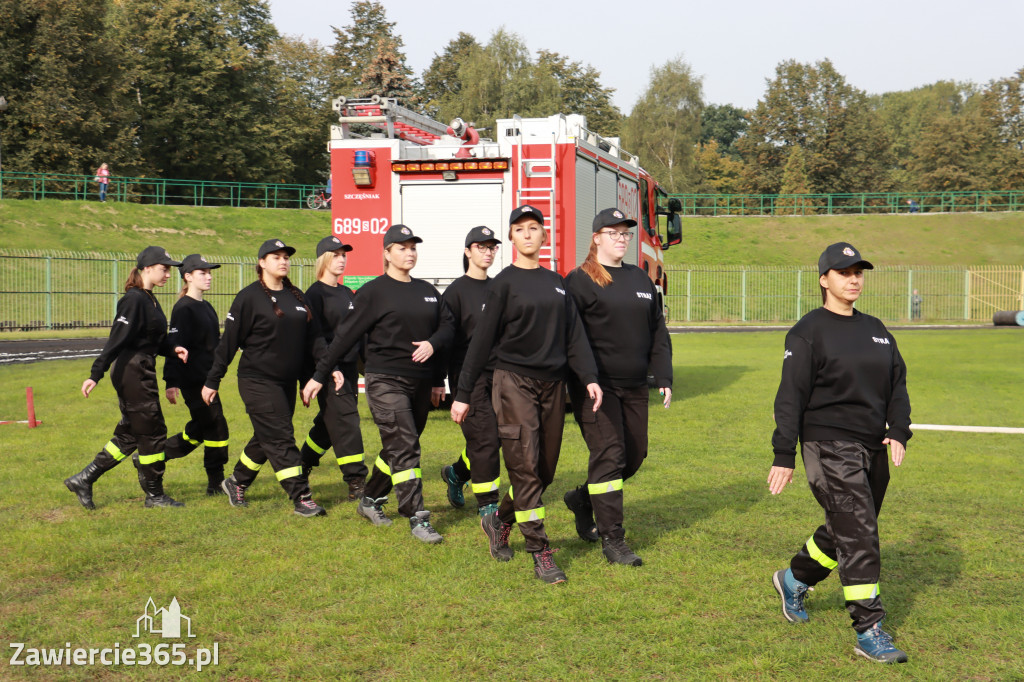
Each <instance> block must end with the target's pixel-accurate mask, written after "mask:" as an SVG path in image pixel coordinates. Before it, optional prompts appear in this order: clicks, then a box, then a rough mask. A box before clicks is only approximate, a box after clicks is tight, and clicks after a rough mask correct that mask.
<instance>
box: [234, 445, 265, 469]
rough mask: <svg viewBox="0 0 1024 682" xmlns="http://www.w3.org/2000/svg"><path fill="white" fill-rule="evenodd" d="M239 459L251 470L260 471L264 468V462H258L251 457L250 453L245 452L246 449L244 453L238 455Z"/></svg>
mask: <svg viewBox="0 0 1024 682" xmlns="http://www.w3.org/2000/svg"><path fill="white" fill-rule="evenodd" d="M238 461H239V462H241V463H242V464H244V465H245V468H246V469H249V470H250V471H259V470H260V469H262V468H263V465H262V464H257V463H256V462H254V461H252V460H251V459H249V455H247V454H245V450H243V451H242V454H240V455H239V456H238Z"/></svg>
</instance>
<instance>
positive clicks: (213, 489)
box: [206, 481, 227, 497]
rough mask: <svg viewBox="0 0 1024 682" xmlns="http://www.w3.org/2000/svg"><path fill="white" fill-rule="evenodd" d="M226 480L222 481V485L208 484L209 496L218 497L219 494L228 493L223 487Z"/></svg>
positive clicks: (207, 491)
mask: <svg viewBox="0 0 1024 682" xmlns="http://www.w3.org/2000/svg"><path fill="white" fill-rule="evenodd" d="M223 484H224V481H221V485H212V484H211V485H208V486H206V496H207V497H217V496H218V495H227V493H226V492H224V488H223Z"/></svg>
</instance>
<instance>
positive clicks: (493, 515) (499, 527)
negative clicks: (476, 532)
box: [480, 504, 515, 561]
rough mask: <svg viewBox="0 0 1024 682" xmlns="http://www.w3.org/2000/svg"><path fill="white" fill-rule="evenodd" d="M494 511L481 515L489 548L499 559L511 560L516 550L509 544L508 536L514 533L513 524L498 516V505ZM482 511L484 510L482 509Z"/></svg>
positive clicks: (493, 555)
mask: <svg viewBox="0 0 1024 682" xmlns="http://www.w3.org/2000/svg"><path fill="white" fill-rule="evenodd" d="M488 506H492V507H494V510H493V511H489V512H488V513H486V514H481V515H480V527H481V528H483V530H484V534H485V535H486V536H487V549H488V550H489V551H490V553H491V556H492V557H494V558H495V559H497V560H498V561H511V560H512V557H513V556H515V552H514V551H513V549H512V548H511V547H509V546H508V536H509V535H510V534H511V533H512V524H511V523H504V522H502V520H501V519H500V518H498V505H496V504H495V505H488ZM481 511H482V510H481Z"/></svg>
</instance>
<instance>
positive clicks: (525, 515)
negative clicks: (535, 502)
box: [516, 507, 547, 523]
mask: <svg viewBox="0 0 1024 682" xmlns="http://www.w3.org/2000/svg"><path fill="white" fill-rule="evenodd" d="M545 516H547V512H546V511H545V510H544V507H537V508H536V509H527V510H526V511H517V512H516V523H526V522H527V521H540V520H541V519H543V518H544V517H545Z"/></svg>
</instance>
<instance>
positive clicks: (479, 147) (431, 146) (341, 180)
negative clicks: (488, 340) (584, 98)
mask: <svg viewBox="0 0 1024 682" xmlns="http://www.w3.org/2000/svg"><path fill="white" fill-rule="evenodd" d="M333 106H334V110H335V111H336V112H338V124H337V125H334V126H332V127H331V142H330V151H331V173H332V176H333V192H334V193H333V199H332V202H331V203H332V205H333V206H332V216H331V217H332V221H333V228H332V229H333V233H334V234H335V235H337V236H338V237H339V238H340V239H342V241H344V242H345V243H346V244H351V245H352V246H353V247H354V250H353V251H352V252H351V253H350V254H349V257H348V264H347V266H346V269H345V283H346V284H347V285H348V286H351V287H353V288H355V287H358V286H359V285H361V284H362V283H363V282H365V281H367V280H369V279H371V278H373V277H376V276H377V275H379V274H381V273H382V272H383V256H382V253H381V235H383V234H384V232H385V231H386V230H387V229H388V228H389V227H390V226H391V225H394V224H397V223H402V224H405V225H408V226H409V227H410V228H411V229H412V230H413V231H414V232H415V233H416V234H417V235H419V236H421V237H422V238H423V243H422V244H420V245H419V246H418V252H419V260H418V262H417V265H416V270H415V272H414V275H415V276H416V277H418V278H420V279H425V280H428V281H431V282H432V283H434V284H435V285H437V286H438V287H439V288H444V287H445V286H447V285H448V284H449V283H450V282H452V281H453V280H454V279H456V278H458V277H459V276H461V275H462V251H463V247H464V243H465V242H464V240H465V235H466V233H467V232H468V231H469V230H470V228H472V227H475V226H477V225H486V226H488V227H491V228H492V229H494V230H495V231H496V232H497V233H498V235H499V236H500V237H501V238H502V239H503V240H504V241H506V242H507V240H506V239H505V235H506V234H507V232H506V229H505V226H506V224H507V220H508V215H509V213H510V212H511V211H512V209H513V208H515V207H516V206H519V205H521V204H531V205H533V206H535V207H536V208H538V209H540V211H541V212H542V213H543V214H544V216H545V221H544V222H545V228H546V229H547V231H548V236H549V239H548V242H547V244H546V245H545V247H544V250H543V251H542V253H541V264H542V265H543V266H545V267H548V268H550V269H552V270H554V271H556V272H558V273H560V274H562V275H565V274H567V273H568V272H569V271H570V270H572V269H573V268H574V267H575V266H577V265H578V264H579V263H581V262H582V261H583V259H584V258H586V255H587V251H588V250H589V248H590V243H591V237H592V235H593V231H592V229H591V223H592V221H593V218H594V215H596V214H597V212H598V211H600V210H601V209H604V208H609V207H613V206H614V207H617V208H618V209H619V210H621V211H622V212H623V213H624V214H625V215H626V216H628V217H630V218H632V219H634V220H636V221H637V223H638V227H637V228H636V230H637V233H638V236H637V238H635V239H634V240H633V241H632V242H630V248H629V251H628V252H627V254H626V258H625V260H626V262H628V263H631V264H633V265H637V266H639V267H641V268H643V269H644V271H645V272H647V273H648V274H649V276H650V277H651V279H652V280H653V282H654V283H655V286H656V287H657V290H658V292H659V296H662V297H663V296H664V292H665V291H667V276H666V273H665V269H664V259H663V257H662V251H663V249H667V248H668V247H669V245H670V244H677V243H679V241H680V239H681V230H680V220H679V217H678V215H676V211H678V210H680V209H679V202H678V200H675V199H673V200H669V199H668V197H667V196H666V195H665V193H664V192H663V191H662V190H661V189H660V188H659V187H658V184H657V183H656V182H655V181H654V179H653V178H651V176H650V175H649V174H648V173H647V172H646V171H644V170H643V168H641V166H640V162H639V159H637V157H636V156H635V155H633V154H630V153H628V152H626V151H624V150H623V149H622V148H621V147H620V146H619V140H618V139H617V138H604V137H601V136H600V135H598V134H597V133H595V132H593V131H591V130H588V129H587V125H586V119H585V117H583V116H581V115H578V114H570V115H563V114H559V115H555V116H549V117H547V118H521V117H519V116H514V117H512V118H505V119H498V120H497V122H496V123H495V128H494V139H482V138H481V137H480V135H479V134H478V133H477V131H476V130H474V129H473V128H472V127H471V126H469V125H467V124H465V123H464V122H463V121H462V120H461V119H455V121H453V122H452V123H451V124H450V125H445V124H443V123H440V122H438V121H435V120H433V119H431V118H429V117H426V116H423V115H421V114H419V113H417V112H414V111H412V110H410V109H407V108H405V107H402V106H400V105H399V104H398V103H397V101H396V100H394V99H388V98H382V97H376V96H375V97H370V98H361V99H349V98H345V97H338V98H336V99H334V100H333ZM659 216H665V217H666V220H665V221H664V222H665V224H666V227H667V234H668V238H667V239H666V238H664V237H662V236H661V235H660V234H659V231H658V223H659V221H658V217H659ZM513 252H514V250H513V249H512V248H510V247H508V245H507V244H506V248H504V249H500V250H499V255H498V257H496V259H495V264H496V265H499V266H500V267H505V266H507V265H509V264H510V263H511V262H512V258H513ZM662 303H663V304H664V301H662Z"/></svg>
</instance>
